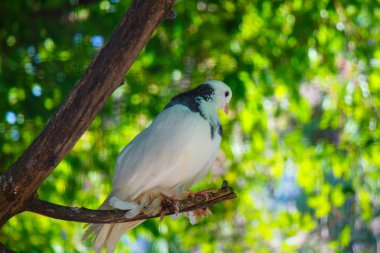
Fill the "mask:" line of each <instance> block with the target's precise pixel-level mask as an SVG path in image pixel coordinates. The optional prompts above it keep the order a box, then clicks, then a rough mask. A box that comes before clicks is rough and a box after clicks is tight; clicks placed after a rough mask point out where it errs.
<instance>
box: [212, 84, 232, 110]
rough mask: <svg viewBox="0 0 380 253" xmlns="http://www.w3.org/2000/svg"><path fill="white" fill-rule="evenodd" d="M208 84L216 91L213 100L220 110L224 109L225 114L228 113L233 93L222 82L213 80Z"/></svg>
mask: <svg viewBox="0 0 380 253" xmlns="http://www.w3.org/2000/svg"><path fill="white" fill-rule="evenodd" d="M206 84H208V85H210V86H211V87H212V89H213V90H214V94H213V100H214V102H215V103H216V106H217V107H218V108H222V109H223V110H224V111H225V113H226V114H227V113H228V103H229V102H230V100H231V97H232V91H231V89H230V87H228V85H227V84H225V83H223V82H222V81H217V80H211V81H207V82H206Z"/></svg>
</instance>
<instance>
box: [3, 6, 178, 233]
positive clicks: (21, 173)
mask: <svg viewBox="0 0 380 253" xmlns="http://www.w3.org/2000/svg"><path fill="white" fill-rule="evenodd" d="M173 4H174V0H134V1H133V2H132V4H131V7H130V8H129V10H128V12H127V13H126V14H125V15H124V16H123V18H122V19H121V21H120V23H119V25H118V26H117V28H116V30H115V31H114V33H113V35H112V37H111V38H110V40H109V41H108V43H107V44H106V45H105V46H104V48H102V50H101V51H100V52H99V53H98V55H97V56H96V57H95V58H94V59H93V61H92V63H91V64H90V66H89V67H88V68H87V70H86V71H85V73H84V75H83V77H82V79H81V80H80V81H79V83H78V84H77V85H76V86H75V88H74V89H73V91H72V92H71V93H70V95H69V96H68V98H67V99H66V101H65V102H64V103H63V104H62V105H61V107H60V108H59V109H58V111H57V112H56V113H55V114H54V115H53V116H52V118H51V119H50V121H49V122H48V124H47V125H46V127H45V129H44V130H43V131H42V133H41V134H40V135H39V136H38V137H37V138H36V139H35V140H34V141H33V142H32V144H31V145H30V146H29V147H28V148H27V150H26V151H25V152H24V153H23V154H22V155H21V156H20V158H19V159H18V160H17V161H16V162H15V163H14V164H13V165H12V166H11V168H10V169H9V170H8V171H7V172H6V173H5V174H4V175H1V176H0V228H1V227H2V226H3V225H4V224H5V223H6V222H7V220H8V219H9V218H11V217H12V216H14V215H15V214H17V213H20V212H23V211H25V208H26V204H27V202H28V201H29V200H30V199H31V198H33V196H34V194H35V193H36V191H37V189H38V187H39V186H40V185H41V183H42V182H43V181H44V180H45V179H46V177H48V176H49V175H50V173H51V172H52V171H53V169H54V168H55V167H56V166H57V165H58V164H59V163H60V161H61V160H62V159H63V157H64V156H65V155H66V153H67V152H68V151H69V150H71V148H72V147H73V146H74V145H75V143H76V142H77V141H78V139H79V138H80V137H81V136H82V134H83V133H84V132H85V131H86V129H87V128H88V126H89V125H90V123H91V121H92V120H93V119H94V117H95V116H96V114H97V113H98V112H99V111H100V109H101V108H102V106H103V105H104V103H105V101H106V100H107V98H108V97H109V96H110V95H111V94H112V92H113V91H114V90H115V89H116V88H117V87H118V86H119V85H120V83H121V82H122V81H123V78H124V75H125V73H126V72H127V70H128V69H129V68H130V66H131V65H132V63H133V62H134V61H135V59H136V57H137V56H138V54H139V53H140V51H141V50H142V48H143V47H144V45H145V44H146V42H147V41H148V39H149V37H150V36H151V34H152V33H153V31H154V30H155V28H156V27H157V25H158V24H159V23H160V22H161V21H162V20H163V19H165V18H166V17H167V16H171V15H172V6H173Z"/></svg>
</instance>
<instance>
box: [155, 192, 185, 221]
mask: <svg viewBox="0 0 380 253" xmlns="http://www.w3.org/2000/svg"><path fill="white" fill-rule="evenodd" d="M179 201H180V200H179V199H177V198H175V197H167V196H163V199H162V201H161V212H160V220H161V221H162V220H163V219H164V217H165V215H166V214H168V213H173V212H174V215H175V216H177V215H178V214H179V209H180V208H179Z"/></svg>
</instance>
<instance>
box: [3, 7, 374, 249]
mask: <svg viewBox="0 0 380 253" xmlns="http://www.w3.org/2000/svg"><path fill="white" fill-rule="evenodd" d="M129 4H130V1H127V0H102V1H97V0H70V1H66V0H41V1H37V0H26V1H11V0H5V1H1V2H0V13H1V14H0V55H1V59H0V172H4V171H5V170H6V169H7V168H8V167H9V166H10V165H11V164H12V163H13V162H14V161H15V160H16V159H17V157H18V156H19V155H20V154H21V153H22V152H23V151H24V150H25V148H26V147H27V146H28V144H30V143H31V141H32V140H33V139H34V138H35V137H36V136H37V135H38V134H39V132H40V131H41V130H42V129H43V127H44V126H45V124H46V122H47V121H48V119H49V117H50V116H51V115H52V114H53V113H54V111H55V110H56V109H57V107H58V106H59V105H60V104H61V103H62V102H63V101H64V99H65V97H66V96H67V95H68V93H69V92H70V90H71V89H72V88H73V87H74V85H75V84H76V82H77V81H78V80H79V78H80V77H81V75H82V74H83V73H84V70H85V69H86V67H87V66H88V64H89V63H90V62H91V60H92V58H93V57H94V56H95V54H96V53H97V52H98V51H99V49H100V48H101V47H102V46H103V45H104V44H105V43H106V42H107V40H108V39H109V38H110V36H111V33H112V31H113V29H114V27H115V26H116V24H117V23H118V20H119V19H120V18H121V16H122V15H123V13H124V12H125V11H126V10H127V9H128V6H129ZM175 10H176V12H177V17H176V18H175V19H174V20H166V21H164V22H163V23H162V24H161V25H160V26H159V27H158V29H157V30H156V32H155V33H154V35H153V37H152V38H151V40H150V41H149V43H148V44H147V45H146V47H145V49H144V50H143V52H142V53H141V54H140V56H139V57H138V59H137V61H136V62H135V63H134V65H133V67H132V68H131V70H130V71H129V72H128V74H127V75H126V77H125V84H124V85H123V86H122V87H120V88H119V89H117V90H116V91H115V93H114V94H113V95H112V97H111V98H110V99H109V100H108V102H107V104H106V105H105V107H104V108H103V109H102V111H101V113H100V114H99V115H98V116H97V117H96V119H95V120H94V121H93V122H92V124H91V126H90V128H89V129H88V131H87V132H86V133H85V134H84V135H83V136H82V138H81V139H80V141H79V142H78V143H77V145H76V146H75V147H74V149H73V150H72V151H70V153H69V154H68V155H67V156H66V158H65V159H64V160H63V161H62V162H61V163H60V164H59V166H58V168H57V169H56V170H55V171H54V172H53V173H52V174H51V176H50V177H49V178H48V179H47V180H46V181H45V182H44V183H43V185H42V187H41V188H40V189H39V191H38V193H39V195H40V196H41V197H42V198H43V199H46V200H48V201H52V202H55V203H59V204H64V205H70V206H85V207H88V208H96V207H97V206H98V205H99V204H100V203H101V202H102V201H103V199H104V198H105V197H106V195H107V194H108V193H109V192H110V188H111V178H112V173H113V169H114V165H115V160H116V157H117V154H118V153H119V152H120V150H121V149H122V148H123V147H124V145H126V144H127V143H128V142H129V141H130V140H131V139H132V138H133V137H134V136H135V135H136V134H137V133H139V132H140V131H141V130H142V129H143V128H144V127H146V126H147V124H148V123H149V122H150V121H151V119H152V118H154V117H155V116H156V115H157V114H158V113H159V112H160V111H161V110H162V108H164V106H165V104H166V103H167V102H168V101H169V99H170V98H171V97H172V96H174V95H175V94H177V93H178V92H182V91H184V90H186V89H189V88H191V87H195V86H196V85H199V84H200V83H202V82H203V81H204V80H206V79H220V80H223V81H225V82H226V83H228V84H229V85H230V86H231V88H232V91H233V94H234V96H233V100H232V104H231V108H230V114H229V115H228V116H224V115H223V114H222V113H221V120H222V124H223V127H224V136H223V137H224V138H223V142H222V149H221V151H220V154H219V155H218V159H217V162H216V164H215V165H214V167H213V169H212V173H210V175H209V176H208V177H207V178H206V179H205V180H204V181H203V182H202V183H201V184H200V185H197V186H196V187H195V188H194V189H203V188H209V187H219V186H220V185H221V183H222V179H226V180H228V181H229V183H230V184H231V185H232V186H233V187H234V189H235V190H236V192H237V194H238V199H237V200H234V201H228V202H225V203H222V204H219V205H217V206H214V207H213V208H212V209H213V212H214V215H213V216H211V217H208V218H206V219H205V220H203V221H202V222H200V223H199V224H198V225H195V226H191V225H189V222H188V221H187V220H186V219H185V218H179V219H178V220H176V221H173V220H171V219H170V218H166V219H165V220H164V221H163V222H161V223H159V222H158V221H157V220H150V221H147V222H145V223H144V224H143V225H142V226H140V227H138V228H137V229H135V230H133V231H132V232H130V233H128V234H125V235H124V236H123V237H122V240H121V242H120V243H119V245H118V248H117V249H118V252H160V253H161V252H194V253H195V252H376V251H377V252H380V241H379V240H380V197H379V196H380V180H379V176H380V168H379V167H380V152H379V151H380V145H379V138H380V128H379V116H380V115H379V108H380V45H379V41H380V3H379V1H378V0H376V1H371V0H364V1H344V0H335V1H329V0H320V1H312V0H294V1H290V0H287V1H279V0H277V1H270V0H262V1H245V0H223V1H222V0H220V1H216V0H210V1H183V0H179V1H177V3H176V4H175ZM82 232H83V224H81V223H74V222H66V221H58V220H54V219H50V218H45V217H42V216H39V215H36V214H32V213H23V214H20V215H17V216H16V217H14V218H12V219H11V220H10V221H9V222H8V223H7V224H6V226H5V227H4V228H3V229H2V230H1V231H0V241H1V242H3V243H4V244H6V245H7V246H9V247H11V248H12V249H13V250H15V251H16V252H89V251H90V247H91V241H90V240H86V241H82V240H81V235H82Z"/></svg>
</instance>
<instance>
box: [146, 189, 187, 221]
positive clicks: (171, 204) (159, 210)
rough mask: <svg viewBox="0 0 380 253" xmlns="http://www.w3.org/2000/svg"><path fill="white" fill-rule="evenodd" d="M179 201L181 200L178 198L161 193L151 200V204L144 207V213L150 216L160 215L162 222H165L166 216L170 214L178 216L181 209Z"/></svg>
mask: <svg viewBox="0 0 380 253" xmlns="http://www.w3.org/2000/svg"><path fill="white" fill-rule="evenodd" d="M179 201H180V199H177V198H176V197H168V196H166V195H164V194H162V193H161V194H159V195H156V196H155V197H154V198H152V199H150V201H149V203H148V204H147V205H145V206H144V208H143V210H142V211H143V213H144V214H146V215H149V216H154V215H157V214H159V215H160V217H161V220H163V218H164V216H165V215H166V214H168V213H174V214H175V215H178V213H179V209H180V208H179Z"/></svg>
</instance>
